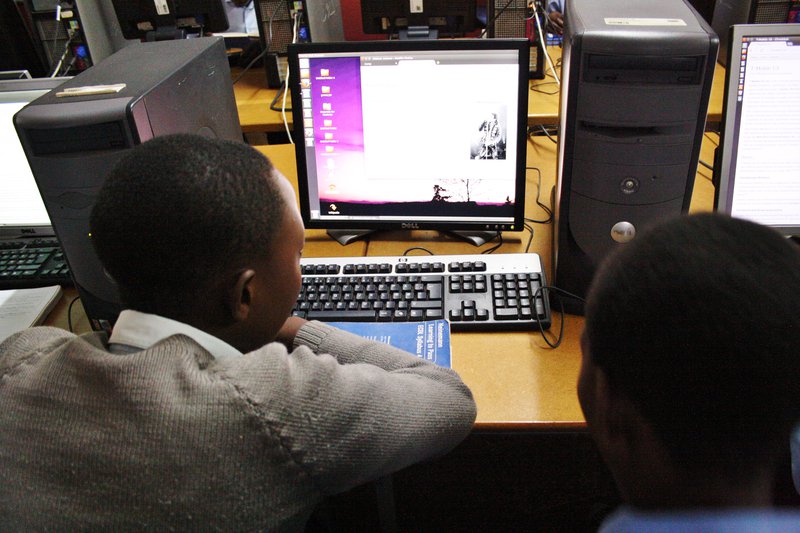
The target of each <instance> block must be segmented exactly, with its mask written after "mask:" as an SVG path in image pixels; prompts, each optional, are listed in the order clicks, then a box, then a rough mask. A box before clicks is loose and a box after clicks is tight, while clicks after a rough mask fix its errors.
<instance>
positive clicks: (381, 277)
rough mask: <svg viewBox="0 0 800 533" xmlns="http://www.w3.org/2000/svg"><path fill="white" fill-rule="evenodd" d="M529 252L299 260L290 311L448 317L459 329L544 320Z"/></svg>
mask: <svg viewBox="0 0 800 533" xmlns="http://www.w3.org/2000/svg"><path fill="white" fill-rule="evenodd" d="M540 265H541V263H540V261H539V258H538V256H536V255H535V254H508V255H503V254H499V255H492V256H483V255H477V256H475V257H474V258H473V257H472V256H469V255H466V256H437V259H409V258H407V257H381V258H374V259H373V258H369V257H365V258H360V259H359V260H353V258H350V259H346V258H326V259H324V260H322V261H312V260H308V259H303V260H302V261H301V272H302V273H303V285H302V289H301V292H300V295H299V297H298V302H297V305H296V307H295V309H294V311H293V313H294V314H296V315H298V316H305V317H306V318H309V319H317V320H325V321H395V322H397V321H400V322H405V321H412V322H413V321H420V320H436V319H442V318H445V319H448V320H449V321H450V322H451V327H452V328H453V329H454V330H456V331H457V330H459V329H467V330H469V329H499V330H502V329H518V328H525V329H532V328H534V327H536V321H537V320H541V321H542V325H543V327H549V322H550V316H549V305H547V302H546V301H545V300H544V298H543V297H542V295H541V294H540V295H539V297H538V298H535V297H534V295H535V291H536V290H537V289H538V288H539V287H541V286H542V285H543V284H544V278H543V276H542V274H541V272H540V270H539V269H540V268H541V266H540Z"/></svg>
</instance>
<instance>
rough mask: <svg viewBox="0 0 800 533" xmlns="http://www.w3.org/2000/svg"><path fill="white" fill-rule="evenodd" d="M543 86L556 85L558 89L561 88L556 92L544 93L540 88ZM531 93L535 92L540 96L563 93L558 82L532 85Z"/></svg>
mask: <svg viewBox="0 0 800 533" xmlns="http://www.w3.org/2000/svg"><path fill="white" fill-rule="evenodd" d="M542 85H555V86H556V87H559V88H558V89H556V90H555V91H542V90H541V89H539V87H541V86H542ZM531 91H533V92H535V93H539V94H549V95H552V94H558V93H559V92H560V91H561V88H560V86H559V85H558V82H556V81H543V82H541V83H537V84H535V85H531Z"/></svg>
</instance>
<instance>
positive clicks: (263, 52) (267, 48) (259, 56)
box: [233, 45, 280, 93]
mask: <svg viewBox="0 0 800 533" xmlns="http://www.w3.org/2000/svg"><path fill="white" fill-rule="evenodd" d="M268 50H269V45H268V46H267V47H266V48H264V49H263V50H262V51H261V53H259V54H258V55H257V56H256V57H254V58H253V59H252V60H251V61H250V62H249V63H248V64H247V66H246V67H244V69H242V71H241V72H240V73H239V75H238V76H236V78H234V80H233V85H236V82H238V81H239V80H241V79H242V76H244V75H245V74H246V73H247V71H248V70H250V67H252V66H253V65H255V63H256V61H258V60H259V59H261V58H262V57H264V56H265V55H266V54H267V51H268ZM279 93H280V92H279Z"/></svg>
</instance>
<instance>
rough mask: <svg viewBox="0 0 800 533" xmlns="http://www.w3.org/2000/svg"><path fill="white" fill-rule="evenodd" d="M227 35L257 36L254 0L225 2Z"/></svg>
mask: <svg viewBox="0 0 800 533" xmlns="http://www.w3.org/2000/svg"><path fill="white" fill-rule="evenodd" d="M225 12H226V14H227V15H228V31H227V32H228V33H246V34H248V35H258V20H257V19H256V7H255V0H225Z"/></svg>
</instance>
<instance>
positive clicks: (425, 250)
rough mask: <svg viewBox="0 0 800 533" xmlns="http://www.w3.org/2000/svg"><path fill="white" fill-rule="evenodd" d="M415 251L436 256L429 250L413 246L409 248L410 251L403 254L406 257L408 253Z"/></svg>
mask: <svg viewBox="0 0 800 533" xmlns="http://www.w3.org/2000/svg"><path fill="white" fill-rule="evenodd" d="M414 250H422V251H423V252H428V255H436V254H435V253H433V252H431V251H430V250H428V249H427V248H423V247H422V246H412V247H411V248H409V249H408V250H406V251H405V252H403V256H404V257H405V256H406V255H408V252H411V251H414Z"/></svg>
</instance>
